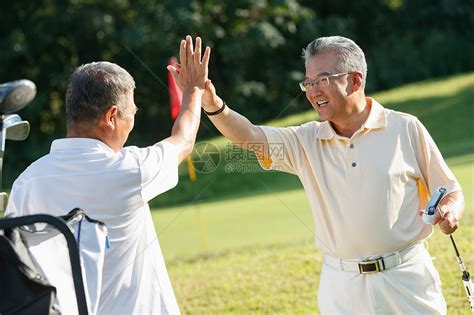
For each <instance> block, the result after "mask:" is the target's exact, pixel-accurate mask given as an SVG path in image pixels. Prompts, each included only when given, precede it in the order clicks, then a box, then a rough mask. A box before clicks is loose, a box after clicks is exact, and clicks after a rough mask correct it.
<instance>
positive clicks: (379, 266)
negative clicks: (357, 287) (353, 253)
mask: <svg viewBox="0 0 474 315" xmlns="http://www.w3.org/2000/svg"><path fill="white" fill-rule="evenodd" d="M384 269H385V266H384V262H383V259H382V258H378V259H375V260H366V261H360V262H359V272H360V273H361V274H369V273H376V272H380V271H382V270H384Z"/></svg>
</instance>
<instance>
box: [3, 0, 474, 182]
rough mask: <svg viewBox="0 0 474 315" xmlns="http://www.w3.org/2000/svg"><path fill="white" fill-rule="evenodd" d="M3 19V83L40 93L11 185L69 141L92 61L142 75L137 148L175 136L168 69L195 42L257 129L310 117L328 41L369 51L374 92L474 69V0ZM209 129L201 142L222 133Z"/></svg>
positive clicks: (123, 4) (96, 11)
mask: <svg viewBox="0 0 474 315" xmlns="http://www.w3.org/2000/svg"><path fill="white" fill-rule="evenodd" d="M1 10H2V15H1V16H2V18H1V19H0V65H1V67H0V83H3V82H7V81H12V80H16V79H21V78H27V79H30V80H32V81H34V82H35V83H36V85H37V87H38V94H37V96H36V98H35V100H34V101H33V102H32V103H31V104H30V105H29V106H28V107H27V108H25V109H24V110H22V111H21V112H20V114H21V116H22V117H23V118H24V119H26V120H28V121H29V122H30V123H31V127H32V128H31V133H30V136H29V138H28V140H27V141H24V142H20V143H12V142H9V143H8V144H7V151H8V153H7V155H6V163H5V169H6V171H5V174H4V175H5V183H6V185H7V186H8V185H11V183H12V181H13V179H14V178H16V177H17V176H18V175H19V173H20V172H21V171H22V170H24V168H25V167H26V166H28V165H29V164H30V163H31V162H32V161H34V160H35V159H37V158H38V157H39V156H41V155H44V154H46V153H47V152H48V151H49V146H50V143H51V141H52V140H53V139H55V138H59V137H63V136H64V134H65V108H64V96H65V91H66V87H67V83H68V77H69V75H70V73H71V72H72V71H73V70H74V69H75V68H76V67H77V66H79V65H81V64H83V63H87V62H91V61H97V60H107V61H111V62H115V63H118V64H119V65H121V66H122V67H124V68H125V69H127V70H128V71H129V72H130V73H131V74H132V75H133V76H134V78H135V80H136V83H137V89H136V93H135V94H136V95H135V101H136V104H137V105H138V106H139V107H140V111H139V114H138V115H137V121H136V126H135V129H134V131H133V132H132V134H131V136H130V139H129V142H128V143H130V144H136V145H147V144H151V143H154V142H156V141H157V140H159V139H162V138H164V137H166V136H167V135H169V133H170V130H171V125H172V122H171V120H170V115H169V100H168V91H167V85H168V83H167V77H166V65H167V61H168V59H169V58H170V57H171V56H173V55H176V54H177V52H178V46H179V41H180V39H181V38H183V37H184V36H185V35H186V34H191V35H193V36H196V35H200V36H202V37H203V39H204V43H205V44H206V45H209V46H211V48H212V55H211V65H210V78H211V79H212V81H213V83H214V84H215V85H216V87H217V89H218V92H219V93H220V95H221V96H222V97H223V98H224V99H225V100H226V101H227V103H228V104H229V105H230V106H231V107H232V108H234V109H236V110H237V111H240V112H243V113H245V115H246V116H247V117H248V118H249V119H250V120H252V121H253V122H256V123H258V122H263V121H266V120H269V119H273V118H276V117H280V116H282V115H287V114H291V113H295V112H298V111H302V110H305V109H308V105H307V103H306V100H305V97H304V95H303V94H302V93H301V92H300V90H299V87H298V84H297V82H298V81H300V80H301V79H302V78H303V77H304V65H303V62H302V59H301V58H300V55H301V50H302V48H303V47H305V46H306V45H307V44H308V43H309V42H310V41H311V40H313V39H314V38H316V37H319V36H326V35H336V34H337V35H343V36H347V37H350V38H352V39H354V40H355V41H356V42H357V43H358V44H359V45H360V46H361V47H362V49H363V50H364V51H365V53H366V56H367V59H368V67H369V73H368V78H367V81H368V83H367V90H368V93H369V94H370V92H373V91H376V90H381V89H385V88H389V87H394V86H397V85H400V84H403V83H408V82H413V81H418V80H423V79H429V78H434V77H438V76H444V75H447V74H453V73H459V72H467V71H472V70H474V59H473V58H472V51H474V33H473V31H472V30H473V29H474V2H473V1H472V0H430V1H428V0H411V1H407V0H359V1H342V0H331V1H329V0H319V1H314V0H301V1H296V0H233V1H217V0H201V1H197V0H194V1H188V0H186V1H184V0H148V1H145V0H136V1H127V0H117V1H110V0H109V1H94V0H73V1H62V0H38V1H26V0H16V1H9V2H3V3H2V7H1ZM203 121H204V124H203V125H202V126H201V130H200V133H199V137H200V138H201V139H203V138H208V137H211V136H213V135H216V134H217V132H216V131H215V129H214V128H213V127H208V126H210V124H209V123H208V121H207V119H206V118H204V119H203Z"/></svg>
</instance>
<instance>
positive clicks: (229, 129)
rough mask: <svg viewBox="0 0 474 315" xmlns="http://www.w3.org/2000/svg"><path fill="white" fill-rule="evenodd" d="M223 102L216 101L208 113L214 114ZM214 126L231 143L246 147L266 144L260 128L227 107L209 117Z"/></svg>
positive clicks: (208, 108) (208, 109)
mask: <svg viewBox="0 0 474 315" xmlns="http://www.w3.org/2000/svg"><path fill="white" fill-rule="evenodd" d="M223 105H224V104H223V102H222V100H219V101H216V102H215V105H213V106H212V107H207V108H206V111H208V112H214V111H216V110H218V109H219V108H221V107H222V106H223ZM208 117H209V119H210V120H211V122H212V123H213V124H214V126H215V127H216V128H217V129H218V130H219V131H220V132H221V133H222V135H224V137H226V138H227V139H229V140H230V141H232V142H233V143H235V144H238V145H243V146H245V145H246V144H248V143H262V144H266V142H267V141H266V137H265V135H264V134H263V132H262V131H261V129H260V128H259V127H258V126H255V125H254V124H252V123H251V122H250V121H249V120H248V119H247V118H246V117H244V116H243V115H241V114H239V113H237V112H236V111H234V110H232V109H230V108H229V107H227V106H226V108H225V109H224V111H223V112H222V113H220V114H217V115H213V116H208Z"/></svg>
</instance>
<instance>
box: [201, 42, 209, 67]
mask: <svg viewBox="0 0 474 315" xmlns="http://www.w3.org/2000/svg"><path fill="white" fill-rule="evenodd" d="M210 56H211V48H210V47H206V50H205V51H204V56H203V57H202V64H203V66H204V67H206V68H207V67H208V66H209V58H210Z"/></svg>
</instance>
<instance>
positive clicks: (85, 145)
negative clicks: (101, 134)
mask: <svg viewBox="0 0 474 315" xmlns="http://www.w3.org/2000/svg"><path fill="white" fill-rule="evenodd" d="M73 150H74V151H77V150H98V151H102V152H105V153H110V154H114V153H115V152H114V151H113V150H112V149H111V148H110V147H109V146H108V145H106V144H105V143H103V142H102V141H100V140H97V139H92V138H63V139H57V140H54V141H53V143H52V144H51V151H50V152H51V153H54V152H59V151H73Z"/></svg>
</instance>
